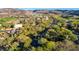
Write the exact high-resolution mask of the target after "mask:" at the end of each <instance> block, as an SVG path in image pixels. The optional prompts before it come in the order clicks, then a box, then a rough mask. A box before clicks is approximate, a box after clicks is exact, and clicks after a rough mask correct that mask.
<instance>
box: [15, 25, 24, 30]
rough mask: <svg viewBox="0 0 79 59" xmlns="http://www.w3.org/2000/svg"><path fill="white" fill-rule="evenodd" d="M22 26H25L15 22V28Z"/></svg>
mask: <svg viewBox="0 0 79 59" xmlns="http://www.w3.org/2000/svg"><path fill="white" fill-rule="evenodd" d="M22 26H23V25H22V24H15V25H14V28H15V29H17V28H21V27H22Z"/></svg>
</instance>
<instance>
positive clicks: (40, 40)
mask: <svg viewBox="0 0 79 59" xmlns="http://www.w3.org/2000/svg"><path fill="white" fill-rule="evenodd" d="M47 42H48V41H47V39H46V38H41V39H39V40H38V43H39V44H45V43H47Z"/></svg>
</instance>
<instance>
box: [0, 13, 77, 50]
mask: <svg viewBox="0 0 79 59" xmlns="http://www.w3.org/2000/svg"><path fill="white" fill-rule="evenodd" d="M2 19H3V20H1V19H0V23H1V24H0V25H1V26H0V29H1V30H0V50H4V51H61V50H62V51H69V50H79V45H78V44H79V41H78V38H79V36H78V35H79V19H76V18H73V17H65V18H63V17H62V16H61V15H57V14H33V15H25V16H24V17H20V16H18V17H16V18H11V17H10V18H2ZM5 19H6V20H7V21H6V20H5ZM12 19H13V20H12ZM15 19H16V20H15ZM11 21H12V22H11ZM14 21H16V22H14ZM10 22H11V23H10ZM15 24H22V27H20V28H17V29H15ZM7 28H8V29H9V31H10V33H8V31H7V30H6V29H7ZM10 28H11V29H12V30H10Z"/></svg>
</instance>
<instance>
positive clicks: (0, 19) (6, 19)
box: [0, 17, 16, 23]
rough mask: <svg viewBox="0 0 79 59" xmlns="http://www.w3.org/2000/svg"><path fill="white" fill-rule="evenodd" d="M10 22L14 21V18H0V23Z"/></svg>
mask: <svg viewBox="0 0 79 59" xmlns="http://www.w3.org/2000/svg"><path fill="white" fill-rule="evenodd" d="M10 20H16V18H13V17H6V18H0V23H3V22H6V21H10Z"/></svg>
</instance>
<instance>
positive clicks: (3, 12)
mask: <svg viewBox="0 0 79 59" xmlns="http://www.w3.org/2000/svg"><path fill="white" fill-rule="evenodd" d="M33 13H35V14H38V13H39V14H40V13H42V14H49V13H56V14H62V15H77V16H79V10H50V9H49V10H47V9H46V10H45V9H44V10H42V9H41V10H40V9H37V10H23V9H17V8H1V9H0V17H11V16H17V15H29V14H33Z"/></svg>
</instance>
